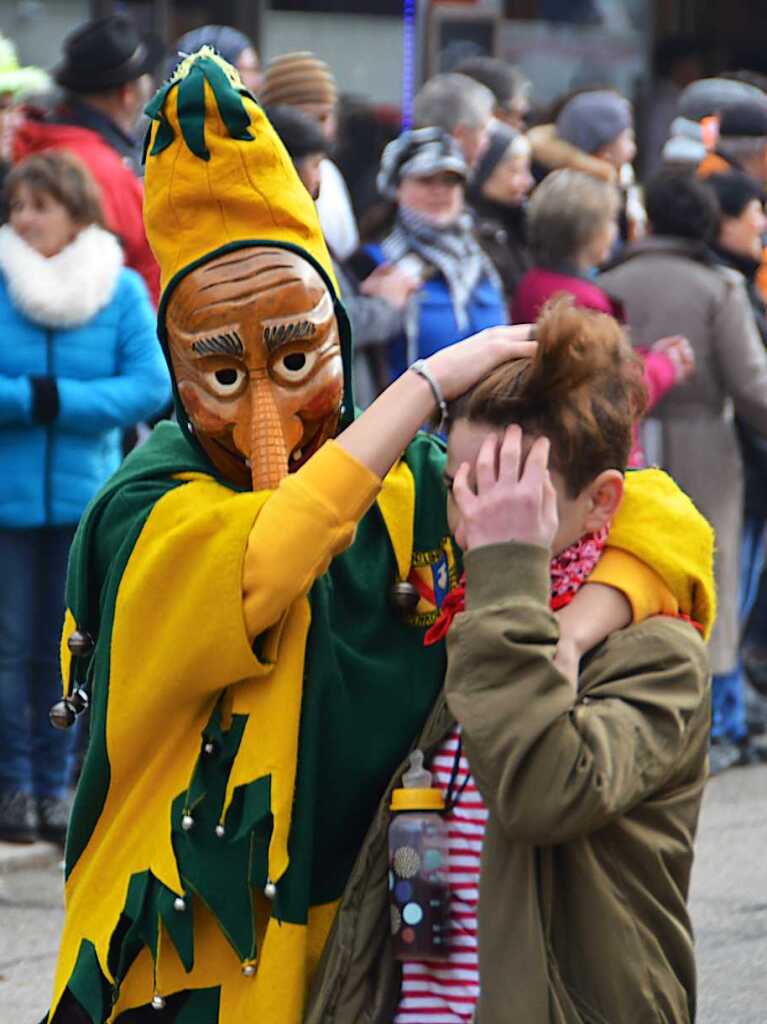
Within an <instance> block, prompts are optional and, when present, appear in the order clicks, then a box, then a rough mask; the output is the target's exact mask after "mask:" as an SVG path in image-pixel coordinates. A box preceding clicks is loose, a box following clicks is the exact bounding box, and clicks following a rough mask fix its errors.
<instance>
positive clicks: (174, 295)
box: [48, 48, 695, 1024]
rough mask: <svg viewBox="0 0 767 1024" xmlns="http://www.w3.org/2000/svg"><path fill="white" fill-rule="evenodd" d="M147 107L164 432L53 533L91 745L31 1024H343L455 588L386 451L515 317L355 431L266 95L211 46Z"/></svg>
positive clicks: (510, 346)
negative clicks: (59, 919) (167, 379)
mask: <svg viewBox="0 0 767 1024" xmlns="http://www.w3.org/2000/svg"><path fill="white" fill-rule="evenodd" d="M148 112H149V114H150V116H151V117H152V119H153V121H154V124H153V125H152V128H151V132H150V135H149V137H148V144H147V168H146V199H147V202H146V221H147V228H148V233H149V237H150V239H151V242H152V246H153V249H154V252H155V254H156V255H157V258H158V261H159V263H160V266H161V269H162V282H163V295H162V301H161V305H160V310H159V325H158V334H159V336H160V339H161V342H162V344H163V348H164V350H165V354H166V357H167V359H168V362H169V365H170V367H171V371H172V376H173V380H174V387H175V393H176V408H177V414H178V423H176V424H172V423H162V424H160V425H159V426H158V427H157V428H156V429H155V431H154V433H153V434H152V436H151V437H150V439H149V440H148V441H147V442H146V444H144V445H143V446H142V447H141V448H140V449H138V450H137V451H136V452H134V453H132V454H131V455H130V456H129V457H128V459H126V461H125V463H124V464H123V466H122V468H121V469H120V470H119V472H118V473H117V474H116V475H115V476H114V477H113V478H112V480H111V481H110V482H109V483H108V484H107V486H106V487H105V488H104V489H103V490H102V492H101V493H100V495H98V496H97V497H96V499H95V500H94V501H93V502H92V504H91V506H90V508H89V511H88V513H87V515H86V516H85V517H84V519H83V521H82V523H81V526H80V528H79V531H78V534H77V537H76V539H75V543H74V546H73V551H72V556H71V561H70V573H69V579H68V588H67V603H68V608H69V612H68V615H67V619H66V622H65V628H64V636H63V642H62V668H63V673H64V680H65V697H64V699H63V701H62V702H60V703H59V704H58V705H57V706H56V707H55V708H54V709H53V711H52V714H53V716H54V718H55V719H56V720H57V721H59V722H60V724H62V725H63V724H66V723H67V722H68V721H69V720H71V719H72V718H73V717H75V716H76V714H77V712H78V711H79V709H80V708H81V707H82V706H83V705H84V704H85V702H86V701H89V703H90V708H91V742H90V745H89V748H88V754H87V758H86V761H85V764H84V766H83V772H82V776H81V780H80V784H79V788H78V792H77V795H76V800H75V806H74V809H73V816H72V825H71V828H70V833H69V837H68V843H67V852H66V919H65V925H64V932H63V937H62V945H61V952H60V956H59V963H58V968H57V973H56V981H55V986H54V994H53V1000H52V1004H51V1010H50V1013H49V1017H48V1019H49V1021H50V1024H62V1022H64V1024H70V1022H72V1021H83V1022H89V1024H102V1022H105V1021H110V1022H114V1024H117V1022H120V1021H124V1022H125V1024H128V1022H129V1021H136V1020H141V1019H144V1016H143V1015H149V1016H150V1017H152V1013H153V1012H157V1014H158V1016H157V1017H156V1018H154V1017H153V1018H152V1019H157V1020H164V1021H177V1022H178V1021H187V1022H200V1024H216V1022H221V1024H241V1022H242V1021H249V1020H253V1021H260V1022H267V1024H268V1022H275V1024H278V1022H279V1024H300V1022H301V1021H304V1020H308V1021H313V1020H319V1019H327V1016H328V1014H329V1013H331V1007H332V1013H333V1014H334V1019H336V1020H338V1021H345V1022H349V1024H352V1022H354V1024H357V1022H358V1021H359V1020H360V1019H361V1018H360V1013H359V1012H358V1011H359V1006H360V1003H361V1002H365V1001H366V1000H367V998H368V997H369V996H370V995H371V994H372V993H373V992H374V990H375V988H376V986H377V968H378V967H379V966H380V967H381V968H382V969H383V970H384V971H389V970H390V968H391V967H392V962H391V961H390V960H388V959H387V958H386V957H385V956H381V940H382V939H383V941H384V942H385V941H386V940H387V936H388V932H387V928H386V926H385V917H384V918H383V919H382V917H381V914H380V913H379V912H378V909H376V913H375V919H374V920H373V918H371V917H370V916H369V915H367V914H365V912H364V908H363V907H362V906H361V904H360V903H359V898H360V896H362V895H363V894H364V892H365V890H366V887H367V886H368V885H371V884H372V885H374V886H375V887H376V892H378V891H379V890H380V891H381V892H383V894H384V897H385V894H386V870H385V868H384V871H383V873H382V874H379V873H378V870H377V868H378V860H377V859H375V866H376V872H375V873H371V872H370V871H369V870H368V863H370V864H372V863H373V861H371V860H370V857H371V852H374V853H375V854H377V852H378V848H379V846H380V842H381V839H380V836H381V832H382V831H383V833H384V835H385V828H386V816H387V813H388V812H387V810H386V807H385V795H386V792H387V787H390V786H391V785H392V784H393V782H394V780H395V778H398V777H399V773H400V772H401V771H402V766H403V762H404V759H405V757H406V755H407V753H408V751H409V750H410V749H411V748H412V746H413V743H414V741H416V742H419V743H420V744H424V743H425V742H426V741H425V739H424V736H425V734H426V733H428V731H429V730H431V731H432V732H433V731H434V730H435V729H436V730H437V732H439V730H440V729H441V727H442V725H443V723H444V721H445V711H444V702H443V701H442V702H440V700H439V699H438V698H439V694H440V691H441V687H442V682H443V678H444V670H445V653H444V645H443V644H441V643H438V644H436V645H433V646H431V647H425V646H424V644H423V637H424V632H425V630H426V628H427V627H429V626H431V625H432V624H433V623H434V622H435V621H436V618H437V616H438V613H439V606H440V604H441V603H442V600H443V598H444V596H445V594H446V593H447V591H448V590H449V589H450V588H451V586H453V585H454V584H455V583H456V582H457V580H458V576H459V573H460V561H459V553H458V552H457V550H456V548H455V547H454V545H453V542H452V540H451V538H450V535H449V527H448V524H447V517H446V508H445V490H444V483H443V480H442V473H443V470H444V467H445V455H444V448H443V446H442V444H441V442H440V441H439V440H438V439H436V438H434V437H432V436H430V435H426V434H419V435H418V436H417V437H416V438H415V440H413V441H412V443H409V442H411V439H412V438H413V436H414V435H415V433H416V431H417V430H418V428H419V426H420V425H421V424H422V423H424V422H425V421H426V420H427V419H428V418H429V417H430V416H431V415H433V414H434V413H435V411H436V410H437V409H439V410H441V411H443V412H444V410H445V409H446V400H449V399H451V398H454V397H457V396H458V395H459V394H460V393H463V392H464V391H465V390H467V389H468V388H469V387H471V386H472V385H473V384H474V383H476V382H477V381H478V380H479V379H481V378H482V377H484V376H485V375H486V374H487V373H489V372H490V371H491V369H492V368H494V367H495V366H496V365H498V364H499V363H501V362H504V361H506V360H508V359H510V358H515V357H520V356H523V355H530V354H532V351H533V348H532V346H531V344H530V342H529V341H520V340H519V339H520V338H527V337H528V336H529V330H528V328H526V327H518V328H513V327H512V328H498V329H495V330H490V331H487V332H484V333H483V335H481V336H479V337H475V338H472V339H471V340H469V341H468V342H467V343H466V344H458V345H455V346H452V347H450V348H449V349H446V350H444V351H442V352H439V353H437V354H435V355H434V356H432V357H430V358H429V359H428V360H426V361H424V362H423V363H418V364H416V365H415V366H414V367H413V368H411V369H410V370H409V371H408V372H407V373H405V374H404V375H403V376H402V377H401V378H400V379H399V380H397V381H396V382H395V383H394V384H393V385H392V386H391V387H390V388H389V389H387V391H386V392H385V393H384V394H383V395H382V396H381V397H380V398H379V399H378V400H377V401H376V402H374V404H373V405H372V406H371V408H370V409H369V410H367V411H366V412H365V413H364V414H363V415H361V416H360V417H358V418H357V419H356V420H355V419H354V412H353V410H354V406H353V398H352V394H351V387H350V371H351V357H350V337H349V331H348V323H347V320H346V317H345V314H344V311H343V308H342V307H341V305H340V303H339V302H338V300H337V290H336V287H335V282H334V279H333V275H332V269H331V262H330V257H329V255H328V252H327V249H326V248H325V245H324V242H323V240H322V235H321V231H320V227H319V221H318V219H317V215H316V211H315V209H314V205H313V203H312V200H311V197H310V196H309V194H308V192H307V191H306V189H305V188H304V186H303V184H302V183H301V182H300V179H299V178H298V176H297V174H296V172H295V169H294V167H293V165H292V163H291V161H290V158H289V156H288V154H287V152H286V150H285V149H284V147H283V146H282V144H281V143H280V142H279V140H278V138H277V136H276V135H275V133H274V131H273V129H272V128H271V126H270V125H269V122H268V120H267V119H266V117H265V116H264V114H263V112H262V111H261V109H260V108H259V106H258V105H257V104H256V103H255V101H254V100H253V99H252V97H251V96H250V94H249V93H248V92H247V91H246V90H245V89H244V88H243V87H242V84H241V82H240V80H239V78H238V76H237V75H236V72H235V71H234V69H233V68H231V67H230V66H229V65H228V64H226V63H225V62H224V61H222V60H221V59H220V58H219V57H218V56H216V55H215V54H214V53H213V52H212V51H211V50H209V49H207V48H203V50H202V51H200V53H198V54H195V55H192V56H191V57H189V58H187V59H186V60H184V61H183V62H182V64H181V65H180V66H179V68H178V69H177V71H176V73H175V75H174V77H173V79H172V80H171V81H170V82H169V83H168V84H167V85H166V86H165V87H163V89H162V90H160V92H159V93H158V95H157V96H156V97H155V99H154V100H153V102H152V104H151V105H150V107H149V110H148ZM339 430H340V433H339ZM403 452H404V454H403ZM392 467H393V468H392ZM637 487H638V489H639V490H642V481H641V474H639V475H638V476H637ZM648 506H652V515H654V516H655V517H657V516H660V517H663V515H664V508H663V503H661V505H660V506H659V505H658V504H657V502H656V503H655V504H653V500H652V496H651V495H650V496H648ZM685 512H689V510H687V509H685ZM690 514H691V515H692V518H693V519H694V518H695V513H694V512H691V513H690ZM624 526H628V527H629V531H628V532H629V536H628V537H624V539H623V540H622V543H621V548H622V549H628V550H621V549H617V548H616V549H611V550H610V551H608V552H607V553H606V554H605V555H604V556H603V559H602V562H601V564H600V567H599V570H598V573H597V574H595V581H596V582H598V583H601V584H603V585H597V586H594V585H592V583H593V582H595V581H592V580H590V581H589V582H588V583H587V585H586V586H584V588H583V591H582V593H581V594H579V595H578V598H577V599H576V602H574V603H573V604H572V605H571V606H570V609H568V611H571V613H574V614H573V615H572V617H571V618H570V619H569V620H568V628H567V643H566V644H565V646H564V647H562V644H560V646H561V647H562V651H561V654H560V655H558V656H560V657H561V659H562V661H563V663H565V664H569V665H571V666H573V665H574V666H577V662H578V658H579V656H580V654H581V653H583V651H585V650H588V649H589V648H590V646H592V645H593V643H594V642H595V639H594V633H596V638H597V639H601V637H602V636H604V635H605V632H606V631H609V629H608V628H607V627H606V626H605V624H604V621H603V620H605V621H607V620H609V621H612V620H613V619H614V618H615V617H616V608H617V611H618V612H619V613H620V614H623V612H624V607H625V602H626V601H629V602H631V601H632V600H633V598H632V587H631V586H624V585H623V584H622V583H621V584H620V585H616V587H613V586H612V585H610V579H611V578H612V577H615V578H617V577H618V576H619V575H620V576H625V572H623V571H621V572H620V573H619V572H618V570H617V568H616V567H617V566H619V565H620V566H623V567H625V566H626V565H627V564H628V565H632V566H634V568H635V570H636V572H637V573H638V574H639V575H640V576H641V575H642V574H647V573H649V574H650V575H651V576H653V578H656V577H655V574H654V571H653V570H652V569H650V568H649V567H647V566H645V565H643V564H642V562H641V561H639V559H638V558H637V557H636V556H635V555H633V554H632V553H631V551H632V550H634V549H635V548H636V545H637V542H635V540H634V539H633V536H634V535H636V536H637V537H638V538H639V541H638V544H639V557H640V558H641V557H642V554H643V552H642V550H641V538H642V535H643V534H644V533H645V532H646V524H643V523H642V522H641V521H638V522H631V523H626V522H625V521H624ZM668 526H669V533H670V534H673V533H674V532H675V530H676V529H683V530H684V529H689V527H690V524H689V523H688V522H687V521H686V516H685V514H681V515H679V516H678V517H677V518H676V519H674V520H673V521H670V522H669V524H668ZM671 547H672V550H673V549H674V545H673V543H672V544H671ZM611 564H612V567H611ZM600 571H601V577H600V575H599V573H600ZM660 571H664V568H663V567H662V566H661V567H660ZM664 580H665V584H664V583H663V582H660V583H659V591H661V592H662V594H663V595H666V596H663V597H662V599H661V600H659V601H658V610H661V609H662V606H663V603H664V602H665V601H666V600H672V599H673V598H672V594H671V593H670V592H668V591H667V589H666V588H667V586H668V587H670V588H671V590H673V591H674V593H676V591H677V590H679V592H680V593H679V599H680V601H681V602H682V604H683V605H685V603H686V605H689V603H690V602H689V592H690V584H689V578H688V574H687V572H686V570H685V569H684V568H683V567H682V568H680V566H679V565H678V564H676V563H675V573H671V574H668V578H667V577H666V576H664ZM604 584H607V585H604ZM624 595H625V596H624ZM647 607H648V602H647V601H643V603H642V609H643V610H642V611H641V614H646V612H647ZM578 608H580V609H581V611H580V613H579V611H578ZM584 609H585V611H584ZM636 614H639V612H637V613H636ZM579 616H580V618H579ZM579 622H580V626H579V628H576V626H578V623H579ZM155 725H156V726H157V727H156V728H154V727H153V726H155ZM382 799H383V801H384V802H383V803H382V802H381V801H382ZM366 836H368V840H367V841H366V839H365V837H366ZM371 844H372V845H371ZM384 915H385V910H384ZM382 925H383V930H382ZM350 929H351V933H350ZM358 940H359V941H361V942H362V945H361V946H359V947H358V946H357V941H358ZM312 986H313V987H312ZM310 987H311V991H310ZM160 1012H162V1017H160V1016H159V1014H160Z"/></svg>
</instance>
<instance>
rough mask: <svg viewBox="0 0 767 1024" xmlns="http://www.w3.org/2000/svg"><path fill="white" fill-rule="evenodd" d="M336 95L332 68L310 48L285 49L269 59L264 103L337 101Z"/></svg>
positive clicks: (269, 105) (263, 92)
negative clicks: (286, 50)
mask: <svg viewBox="0 0 767 1024" xmlns="http://www.w3.org/2000/svg"><path fill="white" fill-rule="evenodd" d="M337 98H338V90H337V89H336V80H335V78H334V77H333V72H332V71H331V70H330V68H329V67H328V65H327V64H326V63H325V61H324V60H320V58H319V57H315V55H314V54H313V53H309V51H308V50H302V51H298V52H296V53H286V54H284V55H283V56H282V57H275V59H274V60H272V61H270V62H269V65H268V67H267V69H266V76H265V81H264V88H263V91H262V93H261V101H262V102H263V104H264V106H267V107H273V106H279V105H284V106H288V107H296V106H300V105H301V104H304V103H335V102H336V99H337Z"/></svg>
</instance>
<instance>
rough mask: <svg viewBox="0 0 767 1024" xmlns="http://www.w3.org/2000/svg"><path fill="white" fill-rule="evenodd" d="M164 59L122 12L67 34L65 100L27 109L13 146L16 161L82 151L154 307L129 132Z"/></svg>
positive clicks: (153, 275) (61, 76)
mask: <svg viewBox="0 0 767 1024" xmlns="http://www.w3.org/2000/svg"><path fill="white" fill-rule="evenodd" d="M161 57H162V47H161V44H160V43H159V41H155V40H151V39H148V40H143V39H142V38H141V36H140V35H139V33H138V32H137V30H136V28H135V26H134V24H133V22H132V21H131V20H130V18H128V17H126V16H124V15H117V14H115V15H112V16H110V17H107V18H100V19H98V20H96V21H90V22H87V23H86V24H84V25H82V26H80V28H78V29H76V30H75V31H74V32H73V33H72V34H71V35H70V36H68V37H67V39H66V40H65V42H64V57H63V60H62V61H61V63H60V64H59V65H58V67H57V68H56V70H55V72H54V78H55V79H56V81H57V83H58V84H59V85H60V86H61V87H62V88H63V89H64V90H65V94H66V95H65V99H64V102H63V104H62V105H61V106H60V107H59V108H58V109H56V110H55V111H54V112H52V113H51V114H48V115H44V116H39V115H38V116H33V115H32V114H30V116H28V117H27V118H26V119H25V120H24V121H23V122H22V124H21V125H20V126H19V128H18V130H17V132H16V136H15V139H14V146H13V156H14V160H21V159H22V158H23V157H25V156H29V155H30V154H31V153H38V152H40V151H42V150H46V149H66V150H69V151H70V152H72V153H75V154H76V155H77V156H78V157H80V159H81V160H82V162H83V163H84V164H85V165H86V167H87V168H88V170H89V171H90V172H91V174H92V175H93V177H94V178H95V179H96V182H97V184H98V186H99V190H100V192H101V201H102V206H103V209H104V215H105V218H106V223H107V227H109V228H110V229H111V230H112V231H114V233H115V234H116V235H117V236H118V238H119V239H120V241H121V242H122V244H123V249H124V252H125V264H126V266H129V267H132V268H133V269H134V270H136V271H138V273H139V274H141V276H142V277H143V278H144V280H145V281H146V284H147V287H148V288H149V292H150V295H151V296H152V298H153V300H154V302H155V305H156V304H157V301H158V298H159V284H160V279H159V269H158V267H157V264H156V262H155V259H154V257H153V255H152V252H151V250H150V248H149V244H148V242H147V240H146V235H145V233H144V223H143V218H142V204H143V188H142V184H141V181H140V180H139V178H138V177H137V174H136V171H137V169H138V165H139V162H138V159H137V152H136V145H135V139H134V137H133V131H134V129H135V126H136V121H137V119H138V117H139V115H140V114H141V111H142V110H143V108H144V106H145V104H146V102H147V100H148V99H149V96H150V94H151V80H150V78H149V71H150V70H151V69H152V68H153V67H154V66H155V65H156V64H157V63H158V61H159V60H160V58H161Z"/></svg>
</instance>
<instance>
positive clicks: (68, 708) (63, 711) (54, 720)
mask: <svg viewBox="0 0 767 1024" xmlns="http://www.w3.org/2000/svg"><path fill="white" fill-rule="evenodd" d="M48 718H49V720H50V723H51V725H52V726H53V727H54V728H55V729H71V728H72V726H73V725H74V724H75V719H76V718H77V713H76V712H75V709H74V707H73V706H72V703H71V701H69V700H67V699H66V698H65V699H64V700H57V701H56V703H55V704H54V705H53V707H52V708H51V710H50V711H49V712H48Z"/></svg>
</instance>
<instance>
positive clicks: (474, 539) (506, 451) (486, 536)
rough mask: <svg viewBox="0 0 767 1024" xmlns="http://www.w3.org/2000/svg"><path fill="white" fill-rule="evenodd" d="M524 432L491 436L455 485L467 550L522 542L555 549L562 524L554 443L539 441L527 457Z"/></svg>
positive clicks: (458, 533)
mask: <svg viewBox="0 0 767 1024" xmlns="http://www.w3.org/2000/svg"><path fill="white" fill-rule="evenodd" d="M522 442H523V435H522V430H521V428H520V427H518V426H516V425H514V426H511V427H508V428H507V429H506V431H505V433H504V436H503V440H502V441H499V438H498V437H497V435H496V434H489V435H488V437H487V438H486V439H485V441H484V442H483V444H482V447H481V448H480V450H479V455H478V456H477V461H476V465H475V466H474V472H473V477H474V487H472V486H471V477H472V467H471V466H470V465H469V464H468V463H467V462H464V463H462V465H461V466H460V468H459V470H458V472H457V473H456V475H455V480H454V481H453V498H454V499H455V503H456V506H457V508H458V513H459V522H458V527H457V529H456V540H457V541H458V543H459V544H460V546H461V547H462V548H463V550H464V551H471V550H472V549H473V548H479V547H484V546H485V545H487V544H504V543H507V542H509V541H517V542H519V543H522V544H534V545H536V546H538V547H543V548H547V549H548V548H550V547H551V545H552V543H553V540H554V536H555V534H556V532H557V527H558V525H559V517H558V514H557V495H556V491H555V490H554V485H553V484H552V482H551V477H550V476H549V469H548V462H549V447H550V446H549V441H548V439H547V438H545V437H539V438H536V440H535V441H534V442H533V444H532V446H531V448H530V451H529V452H528V453H527V457H524V456H523V443H522Z"/></svg>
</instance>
